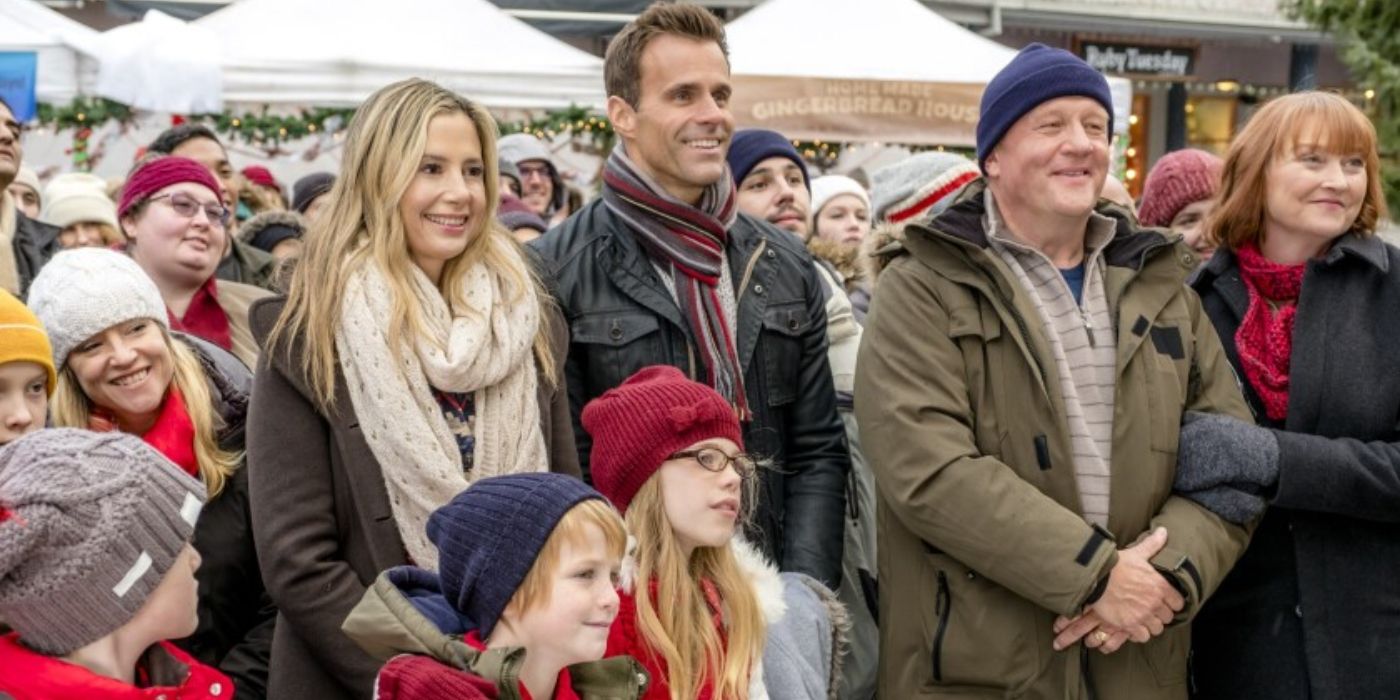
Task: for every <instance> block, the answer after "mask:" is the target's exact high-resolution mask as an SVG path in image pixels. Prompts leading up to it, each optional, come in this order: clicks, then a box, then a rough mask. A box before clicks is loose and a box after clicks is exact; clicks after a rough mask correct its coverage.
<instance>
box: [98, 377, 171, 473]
mask: <svg viewBox="0 0 1400 700" xmlns="http://www.w3.org/2000/svg"><path fill="white" fill-rule="evenodd" d="M88 428H90V429H92V430H95V431H97V432H101V433H105V432H111V431H113V430H117V418H116V416H115V415H114V414H113V413H112V412H111V411H108V410H106V409H102V408H94V409H93V412H92V418H91V419H90V420H89V421H88ZM141 439H142V440H144V441H145V442H146V444H147V445H150V446H151V447H154V448H155V449H156V451H157V452H159V453H161V454H163V455H165V458H166V459H168V460H170V461H172V462H174V463H175V464H176V465H177V466H179V467H180V468H181V469H183V470H185V473H186V474H189V475H190V476H192V477H195V478H196V479H197V478H199V458H198V457H196V456H195V452H194V439H195V435H194V419H193V418H190V412H189V410H187V409H186V407H185V397H184V396H183V395H181V394H180V390H179V389H178V388H176V387H175V385H174V384H171V385H170V391H168V392H166V394H165V401H163V402H161V405H160V415H158V416H156V422H155V424H154V425H152V426H151V429H150V430H147V431H146V432H145V433H144V434H143V435H142V436H141Z"/></svg>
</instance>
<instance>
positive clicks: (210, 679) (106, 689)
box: [0, 633, 233, 700]
mask: <svg viewBox="0 0 1400 700" xmlns="http://www.w3.org/2000/svg"><path fill="white" fill-rule="evenodd" d="M136 677H137V679H138V682H142V683H143V686H144V687H137V686H134V685H131V684H129V683H123V682H121V681H119V680H116V679H114V678H108V677H106V676H99V675H97V674H95V673H93V672H92V671H89V670H87V669H86V668H83V667H82V666H78V665H75V664H70V663H68V662H66V661H62V660H60V659H58V658H55V657H52V656H45V655H44V654H40V653H38V652H35V651H31V650H29V649H28V648H26V647H25V646H24V645H23V644H20V643H19V635H18V634H15V633H11V634H7V635H5V636H3V637H0V698H5V699H6V700H11V699H12V700H156V699H157V698H163V699H164V700H228V699H229V698H232V697H233V683H232V682H230V681H229V679H228V678H227V677H225V676H224V675H223V674H222V673H219V672H218V671H216V670H214V669H212V668H210V667H208V666H205V665H204V664H201V663H199V662H198V661H195V660H194V658H192V657H191V656H190V655H189V654H186V653H185V652H183V651H180V649H178V648H177V647H175V646H174V645H173V644H170V643H169V642H158V643H157V644H156V645H155V646H153V647H151V648H150V649H149V650H148V651H147V652H146V653H145V655H143V656H142V657H141V661H140V662H139V665H138V667H137V669H136Z"/></svg>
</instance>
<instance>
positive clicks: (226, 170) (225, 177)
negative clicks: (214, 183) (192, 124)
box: [170, 137, 242, 207]
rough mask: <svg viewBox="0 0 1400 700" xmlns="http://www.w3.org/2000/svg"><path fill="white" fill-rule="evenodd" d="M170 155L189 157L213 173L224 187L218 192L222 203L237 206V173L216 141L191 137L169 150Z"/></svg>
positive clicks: (239, 190) (238, 190)
mask: <svg viewBox="0 0 1400 700" xmlns="http://www.w3.org/2000/svg"><path fill="white" fill-rule="evenodd" d="M170 155H172V156H183V157H185V158H189V159H190V160H193V161H195V162H198V163H199V164H200V165H203V166H204V167H206V168H209V172H211V173H214V178H215V179H216V180H218V181H219V185H220V186H221V187H223V188H224V191H223V192H220V193H218V194H219V195H220V197H222V198H223V201H224V204H227V205H228V206H230V207H233V206H237V204H238V195H239V193H240V192H241V191H242V190H241V189H240V188H239V183H238V173H237V172H235V171H234V169H233V164H232V163H230V162H229V161H228V153H227V152H226V151H224V147H223V146H222V145H220V144H219V143H218V142H217V141H210V140H209V139H206V138H199V137H196V138H192V139H189V140H188V141H185V142H184V143H182V144H180V145H179V146H176V147H175V150H173V151H171V152H170Z"/></svg>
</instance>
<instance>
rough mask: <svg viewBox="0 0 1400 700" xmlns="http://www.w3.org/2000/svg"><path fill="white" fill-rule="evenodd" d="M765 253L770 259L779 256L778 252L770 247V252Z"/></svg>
mask: <svg viewBox="0 0 1400 700" xmlns="http://www.w3.org/2000/svg"><path fill="white" fill-rule="evenodd" d="M765 255H767V256H768V259H769V260H772V259H773V258H776V257H778V254H777V253H774V252H773V249H772V248H769V249H768V252H767V253H765Z"/></svg>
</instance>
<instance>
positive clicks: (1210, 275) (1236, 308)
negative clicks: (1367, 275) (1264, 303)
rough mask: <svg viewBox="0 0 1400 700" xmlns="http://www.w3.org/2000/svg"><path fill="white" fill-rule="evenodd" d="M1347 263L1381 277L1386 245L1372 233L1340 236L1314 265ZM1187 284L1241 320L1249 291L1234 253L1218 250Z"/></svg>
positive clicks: (1385, 267)
mask: <svg viewBox="0 0 1400 700" xmlns="http://www.w3.org/2000/svg"><path fill="white" fill-rule="evenodd" d="M1348 259H1355V260H1358V261H1360V262H1362V263H1364V264H1367V265H1370V266H1371V267H1373V268H1375V270H1376V271H1377V272H1379V273H1381V274H1382V275H1384V274H1387V273H1389V272H1390V257H1389V256H1388V255H1387V254H1386V243H1385V241H1383V240H1381V238H1380V236H1378V235H1376V234H1374V233H1373V234H1370V235H1367V236H1363V235H1361V234H1358V233H1355V232H1351V233H1345V234H1343V235H1342V237H1341V238H1338V239H1337V242H1336V243H1334V244H1332V247H1331V248H1329V249H1328V250H1327V253H1326V254H1325V255H1323V256H1322V257H1321V258H1319V259H1318V260H1316V261H1315V265H1316V266H1318V267H1320V268H1322V269H1331V268H1334V267H1336V266H1338V265H1340V264H1342V263H1343V261H1344V260H1348ZM1189 284H1190V285H1191V287H1192V288H1193V289H1195V290H1196V291H1198V292H1203V291H1205V290H1207V289H1212V288H1213V289H1215V290H1216V292H1218V293H1219V294H1220V296H1221V298H1223V299H1224V300H1225V303H1226V304H1228V305H1229V306H1230V310H1231V311H1233V312H1234V313H1235V316H1236V317H1238V318H1244V314H1245V311H1247V310H1248V308H1249V291H1248V290H1246V289H1245V287H1244V281H1243V280H1242V279H1240V272H1239V263H1238V262H1237V261H1236V258H1235V253H1234V251H1232V250H1230V249H1228V248H1221V249H1220V252H1218V253H1216V254H1215V255H1214V256H1213V257H1211V259H1210V261H1208V262H1207V263H1206V264H1205V265H1204V266H1203V267H1201V269H1200V270H1199V271H1197V272H1196V274H1195V275H1193V276H1192V277H1191V279H1190V281H1189Z"/></svg>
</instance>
